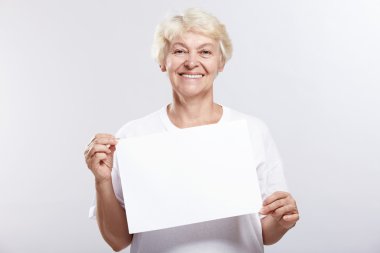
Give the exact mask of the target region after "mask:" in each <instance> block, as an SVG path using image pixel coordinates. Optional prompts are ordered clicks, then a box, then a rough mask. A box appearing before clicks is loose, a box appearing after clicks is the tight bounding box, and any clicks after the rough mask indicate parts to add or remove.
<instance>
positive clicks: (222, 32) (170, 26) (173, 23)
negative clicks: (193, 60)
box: [152, 8, 232, 65]
mask: <svg viewBox="0 0 380 253" xmlns="http://www.w3.org/2000/svg"><path fill="white" fill-rule="evenodd" d="M189 31H192V32H198V33H201V34H203V35H205V36H207V37H210V38H212V39H214V40H216V41H218V42H219V46H220V51H221V53H222V60H223V62H224V63H225V62H227V61H228V60H229V59H230V58H231V56H232V43H231V40H230V38H229V36H228V34H227V31H226V28H225V26H224V25H223V24H222V23H221V22H220V21H219V20H218V19H217V18H216V17H215V16H212V15H211V14H209V13H207V12H205V11H202V10H200V9H197V8H190V9H186V10H185V11H184V12H183V14H179V15H174V16H171V17H169V18H167V19H165V20H164V21H162V22H161V23H160V24H159V25H158V26H157V28H156V31H155V34H154V41H153V47H152V54H153V57H154V58H155V60H156V61H157V62H158V63H159V64H160V65H163V64H164V61H165V56H166V53H167V52H168V49H169V45H170V42H171V41H172V40H173V39H174V38H175V37H177V36H181V35H182V34H184V33H186V32H189Z"/></svg>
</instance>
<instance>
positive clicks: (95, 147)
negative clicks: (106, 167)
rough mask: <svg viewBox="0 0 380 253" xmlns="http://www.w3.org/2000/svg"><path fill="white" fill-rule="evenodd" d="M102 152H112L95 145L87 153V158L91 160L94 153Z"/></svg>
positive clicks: (104, 146) (102, 146) (103, 146)
mask: <svg viewBox="0 0 380 253" xmlns="http://www.w3.org/2000/svg"><path fill="white" fill-rule="evenodd" d="M102 152H103V153H107V154H109V153H111V152H112V151H111V150H110V149H109V148H108V147H107V146H106V145H100V144H97V145H94V146H92V148H91V149H90V151H89V152H88V153H87V157H89V158H91V157H93V156H94V154H95V153H102Z"/></svg>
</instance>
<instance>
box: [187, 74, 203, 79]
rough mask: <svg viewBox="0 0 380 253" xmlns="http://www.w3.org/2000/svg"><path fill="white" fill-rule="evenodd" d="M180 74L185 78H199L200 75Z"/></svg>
mask: <svg viewBox="0 0 380 253" xmlns="http://www.w3.org/2000/svg"><path fill="white" fill-rule="evenodd" d="M182 76H184V77H186V78H201V77H202V75H187V74H182Z"/></svg>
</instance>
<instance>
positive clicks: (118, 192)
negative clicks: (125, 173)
mask: <svg viewBox="0 0 380 253" xmlns="http://www.w3.org/2000/svg"><path fill="white" fill-rule="evenodd" d="M111 176H112V186H113V191H114V193H115V196H116V199H117V200H118V201H119V203H120V205H121V206H122V207H123V208H125V206H124V197H123V191H122V188H121V180H120V173H119V166H118V163H117V156H116V152H115V154H114V166H113V168H112V172H111ZM88 216H89V218H91V219H95V217H96V195H95V196H94V198H93V201H92V205H91V207H90V210H89V215H88Z"/></svg>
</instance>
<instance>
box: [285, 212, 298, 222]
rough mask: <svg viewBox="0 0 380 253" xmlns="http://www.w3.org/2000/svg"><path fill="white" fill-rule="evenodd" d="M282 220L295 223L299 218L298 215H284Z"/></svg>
mask: <svg viewBox="0 0 380 253" xmlns="http://www.w3.org/2000/svg"><path fill="white" fill-rule="evenodd" d="M282 219H283V220H284V221H287V222H296V221H298V220H299V219H300V216H299V214H298V213H294V214H286V215H284V217H282Z"/></svg>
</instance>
